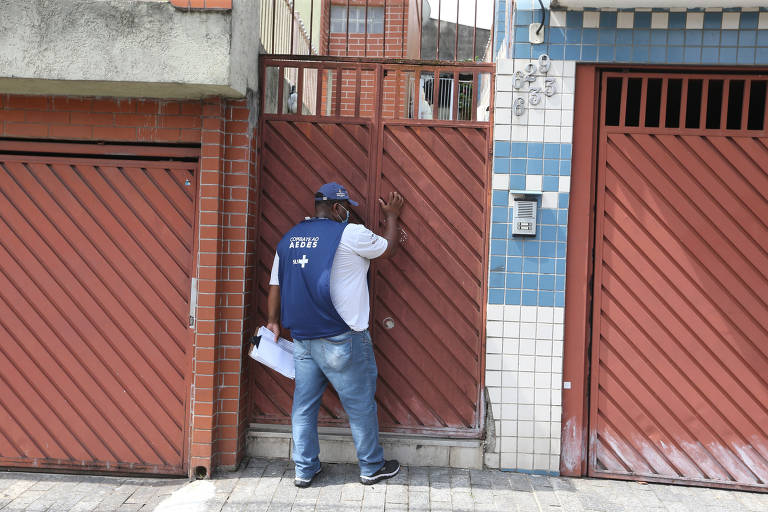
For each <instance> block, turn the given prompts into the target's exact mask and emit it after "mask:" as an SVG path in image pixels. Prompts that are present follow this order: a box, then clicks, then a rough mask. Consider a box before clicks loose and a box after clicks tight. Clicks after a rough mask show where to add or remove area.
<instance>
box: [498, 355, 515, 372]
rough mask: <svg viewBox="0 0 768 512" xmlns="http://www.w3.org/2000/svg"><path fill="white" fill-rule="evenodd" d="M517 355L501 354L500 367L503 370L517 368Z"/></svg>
mask: <svg viewBox="0 0 768 512" xmlns="http://www.w3.org/2000/svg"><path fill="white" fill-rule="evenodd" d="M517 359H518V356H517V355H513V354H502V356H501V369H502V370H504V371H513V370H517V364H518V363H517Z"/></svg>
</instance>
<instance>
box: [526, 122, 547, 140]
mask: <svg viewBox="0 0 768 512" xmlns="http://www.w3.org/2000/svg"><path fill="white" fill-rule="evenodd" d="M528 142H544V127H543V126H529V127H528Z"/></svg>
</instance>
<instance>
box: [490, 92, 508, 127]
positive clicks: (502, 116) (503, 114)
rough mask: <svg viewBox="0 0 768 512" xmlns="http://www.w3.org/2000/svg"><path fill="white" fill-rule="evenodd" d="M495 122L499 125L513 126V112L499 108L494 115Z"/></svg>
mask: <svg viewBox="0 0 768 512" xmlns="http://www.w3.org/2000/svg"><path fill="white" fill-rule="evenodd" d="M509 94H512V93H509ZM494 122H496V123H499V124H512V110H511V109H508V108H497V109H496V113H495V114H494Z"/></svg>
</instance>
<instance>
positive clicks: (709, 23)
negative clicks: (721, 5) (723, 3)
mask: <svg viewBox="0 0 768 512" xmlns="http://www.w3.org/2000/svg"><path fill="white" fill-rule="evenodd" d="M722 25H723V13H721V12H705V13H704V28H713V29H717V30H720V28H721V27H722Z"/></svg>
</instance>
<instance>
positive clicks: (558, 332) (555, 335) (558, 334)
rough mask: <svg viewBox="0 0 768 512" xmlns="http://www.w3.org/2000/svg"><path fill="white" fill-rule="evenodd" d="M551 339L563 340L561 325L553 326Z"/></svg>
mask: <svg viewBox="0 0 768 512" xmlns="http://www.w3.org/2000/svg"><path fill="white" fill-rule="evenodd" d="M552 339H553V340H557V341H562V340H563V324H555V326H554V328H553V329H552Z"/></svg>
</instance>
